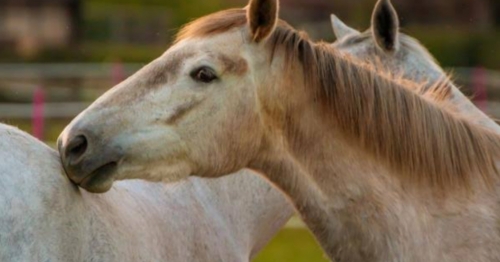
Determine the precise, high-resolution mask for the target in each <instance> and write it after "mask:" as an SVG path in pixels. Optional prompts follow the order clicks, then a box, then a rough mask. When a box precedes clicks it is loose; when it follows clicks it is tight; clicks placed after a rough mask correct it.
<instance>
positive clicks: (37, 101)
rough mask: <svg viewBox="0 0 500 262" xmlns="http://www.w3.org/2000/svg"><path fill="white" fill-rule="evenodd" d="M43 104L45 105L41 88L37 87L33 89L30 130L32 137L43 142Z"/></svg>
mask: <svg viewBox="0 0 500 262" xmlns="http://www.w3.org/2000/svg"><path fill="white" fill-rule="evenodd" d="M44 103H45V93H44V91H43V87H41V86H39V87H37V88H36V89H35V92H34V93H33V117H32V128H33V136H34V137H36V138H38V139H40V140H43V134H44V118H43V115H44Z"/></svg>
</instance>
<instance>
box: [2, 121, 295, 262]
mask: <svg viewBox="0 0 500 262" xmlns="http://www.w3.org/2000/svg"><path fill="white" fill-rule="evenodd" d="M240 173H241V174H238V175H237V176H229V177H227V178H223V179H214V180H203V179H195V178H194V179H191V180H188V181H185V182H180V183H177V184H173V185H167V184H163V183H150V182H145V181H123V182H119V183H116V184H115V185H114V186H113V189H112V190H110V191H109V192H108V193H106V194H90V193H87V192H86V191H84V190H82V189H79V188H78V187H76V186H74V185H73V184H72V183H71V182H70V181H69V180H68V178H67V177H66V175H65V174H64V171H63V170H62V167H61V164H60V160H59V156H58V154H57V153H56V152H55V151H54V150H52V149H50V148H49V147H47V146H45V145H44V144H42V143H41V142H39V141H37V140H35V139H34V138H32V137H31V136H29V135H27V134H26V133H24V132H21V131H19V130H18V129H15V128H12V127H9V126H5V125H0V177H1V179H0V261H16V262H17V261H51V262H54V261H64V262H67V261H179V262H181V261H182V262H185V261H249V260H250V259H251V258H252V257H253V256H254V255H255V254H256V253H257V252H258V251H259V250H260V249H261V248H262V247H263V246H264V245H265V244H266V243H267V242H268V241H269V240H270V239H271V238H272V236H274V235H275V234H276V233H277V231H278V230H279V229H280V228H281V227H282V226H283V225H284V223H285V222H286V221H287V220H288V218H289V217H290V216H291V215H292V213H293V209H292V207H291V205H289V204H288V202H287V201H286V199H285V197H284V196H282V194H281V193H280V192H279V191H277V190H275V189H273V188H271V186H269V185H268V183H266V182H265V181H263V180H262V179H260V178H258V176H256V175H252V174H250V171H241V172H240ZM181 196H182V197H181Z"/></svg>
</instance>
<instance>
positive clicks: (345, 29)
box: [330, 14, 359, 39]
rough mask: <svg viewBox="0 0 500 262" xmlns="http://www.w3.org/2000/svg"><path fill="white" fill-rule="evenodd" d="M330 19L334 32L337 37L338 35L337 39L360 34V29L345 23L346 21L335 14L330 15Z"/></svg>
mask: <svg viewBox="0 0 500 262" xmlns="http://www.w3.org/2000/svg"><path fill="white" fill-rule="evenodd" d="M330 20H331V22H332V28H333V33H334V34H335V37H337V39H340V38H342V37H344V36H346V35H351V34H359V32H358V30H356V29H354V28H351V27H349V26H348V25H346V24H344V22H342V20H340V19H339V18H338V17H337V16H336V15H334V14H331V15H330Z"/></svg>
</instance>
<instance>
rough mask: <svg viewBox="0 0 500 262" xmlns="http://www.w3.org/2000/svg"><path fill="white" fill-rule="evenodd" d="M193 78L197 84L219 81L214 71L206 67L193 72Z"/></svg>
mask: <svg viewBox="0 0 500 262" xmlns="http://www.w3.org/2000/svg"><path fill="white" fill-rule="evenodd" d="M191 78H193V79H194V80H195V81H197V82H202V83H210V82H212V81H214V80H215V79H217V76H216V75H215V73H214V71H213V70H212V69H210V68H208V67H205V66H204V67H200V68H198V69H196V70H194V71H193V72H191Z"/></svg>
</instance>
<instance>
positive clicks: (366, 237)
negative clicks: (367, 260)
mask: <svg viewBox="0 0 500 262" xmlns="http://www.w3.org/2000/svg"><path fill="white" fill-rule="evenodd" d="M303 121H304V126H303V127H304V128H307V127H306V126H310V125H315V124H319V123H311V121H307V120H306V118H303ZM306 123H307V124H306ZM322 132H324V133H329V132H330V133H331V131H327V130H323V131H322ZM322 132H321V133H322ZM309 134H310V135H311V136H310V137H309V139H307V142H304V143H296V144H294V145H290V146H289V147H288V148H284V147H280V146H276V147H273V148H274V150H275V151H270V152H268V153H266V154H262V155H261V156H260V158H259V159H257V160H256V161H254V162H253V163H252V168H254V169H257V170H260V171H261V172H262V173H264V174H266V176H267V177H268V179H269V180H270V181H272V182H273V183H274V184H276V185H277V186H278V187H279V188H281V189H282V190H283V191H284V192H285V193H286V194H287V195H288V196H289V197H290V199H291V200H292V202H293V203H294V204H295V208H296V209H297V211H298V213H299V214H300V215H301V217H302V219H303V221H304V222H305V223H306V225H307V226H308V228H309V229H310V230H311V231H312V232H313V234H314V236H315V237H316V238H317V240H318V242H319V243H320V245H321V246H322V248H323V250H324V251H325V252H326V254H327V255H328V256H329V257H330V259H332V260H333V261H344V260H345V261H363V260H362V259H361V257H358V255H359V254H362V253H363V252H365V254H366V253H370V254H369V255H370V256H372V255H374V254H375V253H377V252H378V251H381V249H383V248H385V250H383V251H382V253H383V252H387V253H386V254H388V253H390V250H389V247H379V246H377V245H378V244H376V243H380V244H381V245H382V246H383V245H384V244H382V243H389V242H387V241H386V240H388V239H390V240H394V239H395V238H396V236H395V235H396V232H399V233H401V234H402V235H404V234H407V233H408V232H405V231H404V230H403V229H404V226H401V227H400V226H399V225H398V224H399V223H400V222H399V221H398V219H399V218H400V217H399V214H398V213H397V211H396V210H397V209H398V208H402V207H403V206H405V208H406V210H407V211H409V212H408V213H409V214H411V213H413V212H411V210H412V207H411V205H409V203H404V204H403V203H400V201H398V200H399V199H403V197H401V195H402V194H400V190H401V189H400V188H399V187H398V186H397V183H396V182H395V181H394V180H391V177H393V176H389V175H384V174H385V173H386V172H387V171H386V170H385V169H384V168H383V167H381V166H379V165H377V163H376V162H375V161H371V160H370V159H369V158H367V156H366V155H360V154H358V153H357V152H356V151H355V150H353V148H350V147H348V146H347V145H346V144H345V143H343V142H332V141H331V140H330V139H324V138H322V135H321V134H320V132H318V133H315V134H313V133H309ZM316 135H317V136H316ZM288 141H290V140H288ZM305 143H307V145H305ZM307 149H310V150H307ZM362 160H363V161H362ZM393 197H394V198H395V199H396V201H394V200H392V201H391V198H393ZM391 208H393V209H396V210H390V209H391ZM364 217H366V218H368V220H365V219H364ZM374 225H376V226H374ZM401 230H403V232H401ZM398 237H399V236H398ZM405 237H406V238H407V239H411V235H409V234H408V236H405ZM370 249H371V250H370ZM361 250H363V252H360V251H361ZM373 261H378V260H373Z"/></svg>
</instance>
